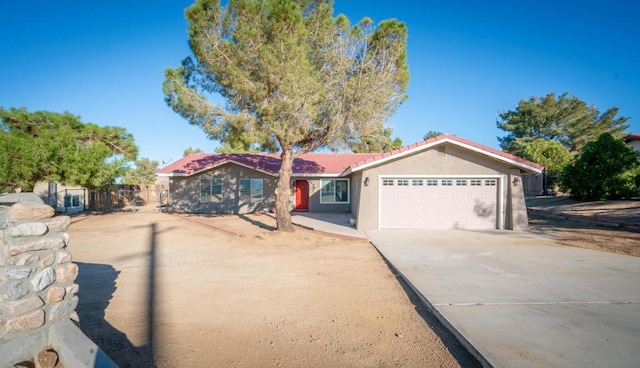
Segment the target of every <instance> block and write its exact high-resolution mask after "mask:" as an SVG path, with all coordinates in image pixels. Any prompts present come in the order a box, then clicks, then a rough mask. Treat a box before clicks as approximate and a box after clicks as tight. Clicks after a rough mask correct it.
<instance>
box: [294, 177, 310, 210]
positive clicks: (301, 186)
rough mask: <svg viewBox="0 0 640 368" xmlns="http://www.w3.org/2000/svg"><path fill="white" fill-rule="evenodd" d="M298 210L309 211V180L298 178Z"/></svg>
mask: <svg viewBox="0 0 640 368" xmlns="http://www.w3.org/2000/svg"><path fill="white" fill-rule="evenodd" d="M296 211H309V182H308V181H306V180H296Z"/></svg>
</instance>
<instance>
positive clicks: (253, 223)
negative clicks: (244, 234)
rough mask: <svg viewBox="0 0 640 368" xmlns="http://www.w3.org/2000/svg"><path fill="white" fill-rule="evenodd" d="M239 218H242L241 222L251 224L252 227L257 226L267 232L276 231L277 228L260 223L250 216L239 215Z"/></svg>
mask: <svg viewBox="0 0 640 368" xmlns="http://www.w3.org/2000/svg"><path fill="white" fill-rule="evenodd" d="M238 218H240V219H241V220H244V221H246V222H248V223H250V224H251V225H254V226H257V227H259V228H261V229H265V230H269V231H275V230H276V227H275V226H271V225H267V224H265V223H264V222H261V221H258V220H254V219H252V218H250V217H248V216H245V215H238Z"/></svg>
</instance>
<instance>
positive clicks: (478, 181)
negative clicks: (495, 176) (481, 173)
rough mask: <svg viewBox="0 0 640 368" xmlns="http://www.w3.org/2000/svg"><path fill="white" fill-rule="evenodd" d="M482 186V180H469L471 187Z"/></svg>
mask: <svg viewBox="0 0 640 368" xmlns="http://www.w3.org/2000/svg"><path fill="white" fill-rule="evenodd" d="M481 185H482V180H479V179H471V186H472V187H479V186H481Z"/></svg>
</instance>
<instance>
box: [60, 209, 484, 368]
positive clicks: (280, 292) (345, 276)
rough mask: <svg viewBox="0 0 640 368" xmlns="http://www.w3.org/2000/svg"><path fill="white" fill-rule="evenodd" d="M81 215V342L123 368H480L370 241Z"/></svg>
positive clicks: (77, 222) (261, 223) (74, 235)
mask: <svg viewBox="0 0 640 368" xmlns="http://www.w3.org/2000/svg"><path fill="white" fill-rule="evenodd" d="M192 220H194V219H193V218H191V219H189V218H181V217H177V216H174V215H169V214H161V213H157V212H138V213H114V214H107V215H92V216H81V217H76V218H74V219H73V223H72V225H71V226H70V228H69V234H70V236H71V242H70V245H69V249H70V250H71V252H72V253H73V260H74V262H76V263H78V265H79V267H80V273H79V276H78V281H77V282H78V283H79V284H80V292H79V293H78V295H79V297H80V304H79V306H78V309H77V311H78V314H79V316H80V324H81V328H82V330H83V331H84V332H85V333H86V334H87V335H88V336H89V337H90V338H91V339H92V340H93V341H95V342H96V343H97V344H98V345H99V346H100V347H101V348H102V349H103V350H104V351H105V352H106V353H107V354H108V355H109V356H110V357H111V358H112V359H113V360H114V361H115V362H116V363H117V364H118V365H120V366H121V367H153V366H157V367H457V366H462V367H473V366H477V365H478V363H477V362H476V361H475V360H474V359H473V357H471V356H470V355H469V354H468V353H467V352H466V350H465V349H464V348H462V347H461V346H460V345H459V344H458V342H457V341H456V340H455V339H454V338H453V337H452V336H451V335H450V334H449V332H448V331H447V330H446V329H445V328H444V327H442V326H441V325H440V324H439V323H438V322H437V321H436V320H435V318H434V317H433V316H432V315H431V314H430V313H428V311H426V310H425V309H424V307H422V306H421V304H420V302H419V301H418V300H417V299H416V298H415V296H414V295H413V294H412V293H411V292H410V291H409V289H408V288H406V287H405V286H404V285H403V284H402V282H401V281H400V280H399V279H398V278H396V277H395V275H394V274H393V273H392V272H391V270H390V269H389V268H388V266H387V265H386V264H385V263H384V261H383V260H382V258H381V257H380V255H379V254H378V253H377V252H376V251H375V249H374V248H373V247H372V246H371V245H370V244H369V243H368V242H366V241H355V240H345V239H340V238H335V237H329V236H324V235H320V234H318V233H314V232H312V231H308V230H304V229H298V231H297V232H296V233H294V234H278V233H274V232H271V231H270V229H272V228H273V226H274V225H275V222H274V220H273V219H272V218H271V217H269V216H266V215H250V216H240V217H236V216H228V217H198V218H197V220H199V221H200V222H204V223H210V224H215V226H218V227H223V228H225V229H228V230H230V231H232V232H237V233H240V234H243V235H242V236H233V235H230V234H228V233H224V232H221V231H218V230H214V229H212V228H209V227H207V226H206V225H203V224H195V223H194V222H193V221H192Z"/></svg>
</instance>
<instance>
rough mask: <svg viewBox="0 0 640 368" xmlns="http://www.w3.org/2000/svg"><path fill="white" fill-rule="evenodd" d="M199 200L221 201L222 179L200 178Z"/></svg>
mask: <svg viewBox="0 0 640 368" xmlns="http://www.w3.org/2000/svg"><path fill="white" fill-rule="evenodd" d="M200 202H222V179H219V178H209V177H205V178H201V179H200Z"/></svg>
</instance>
